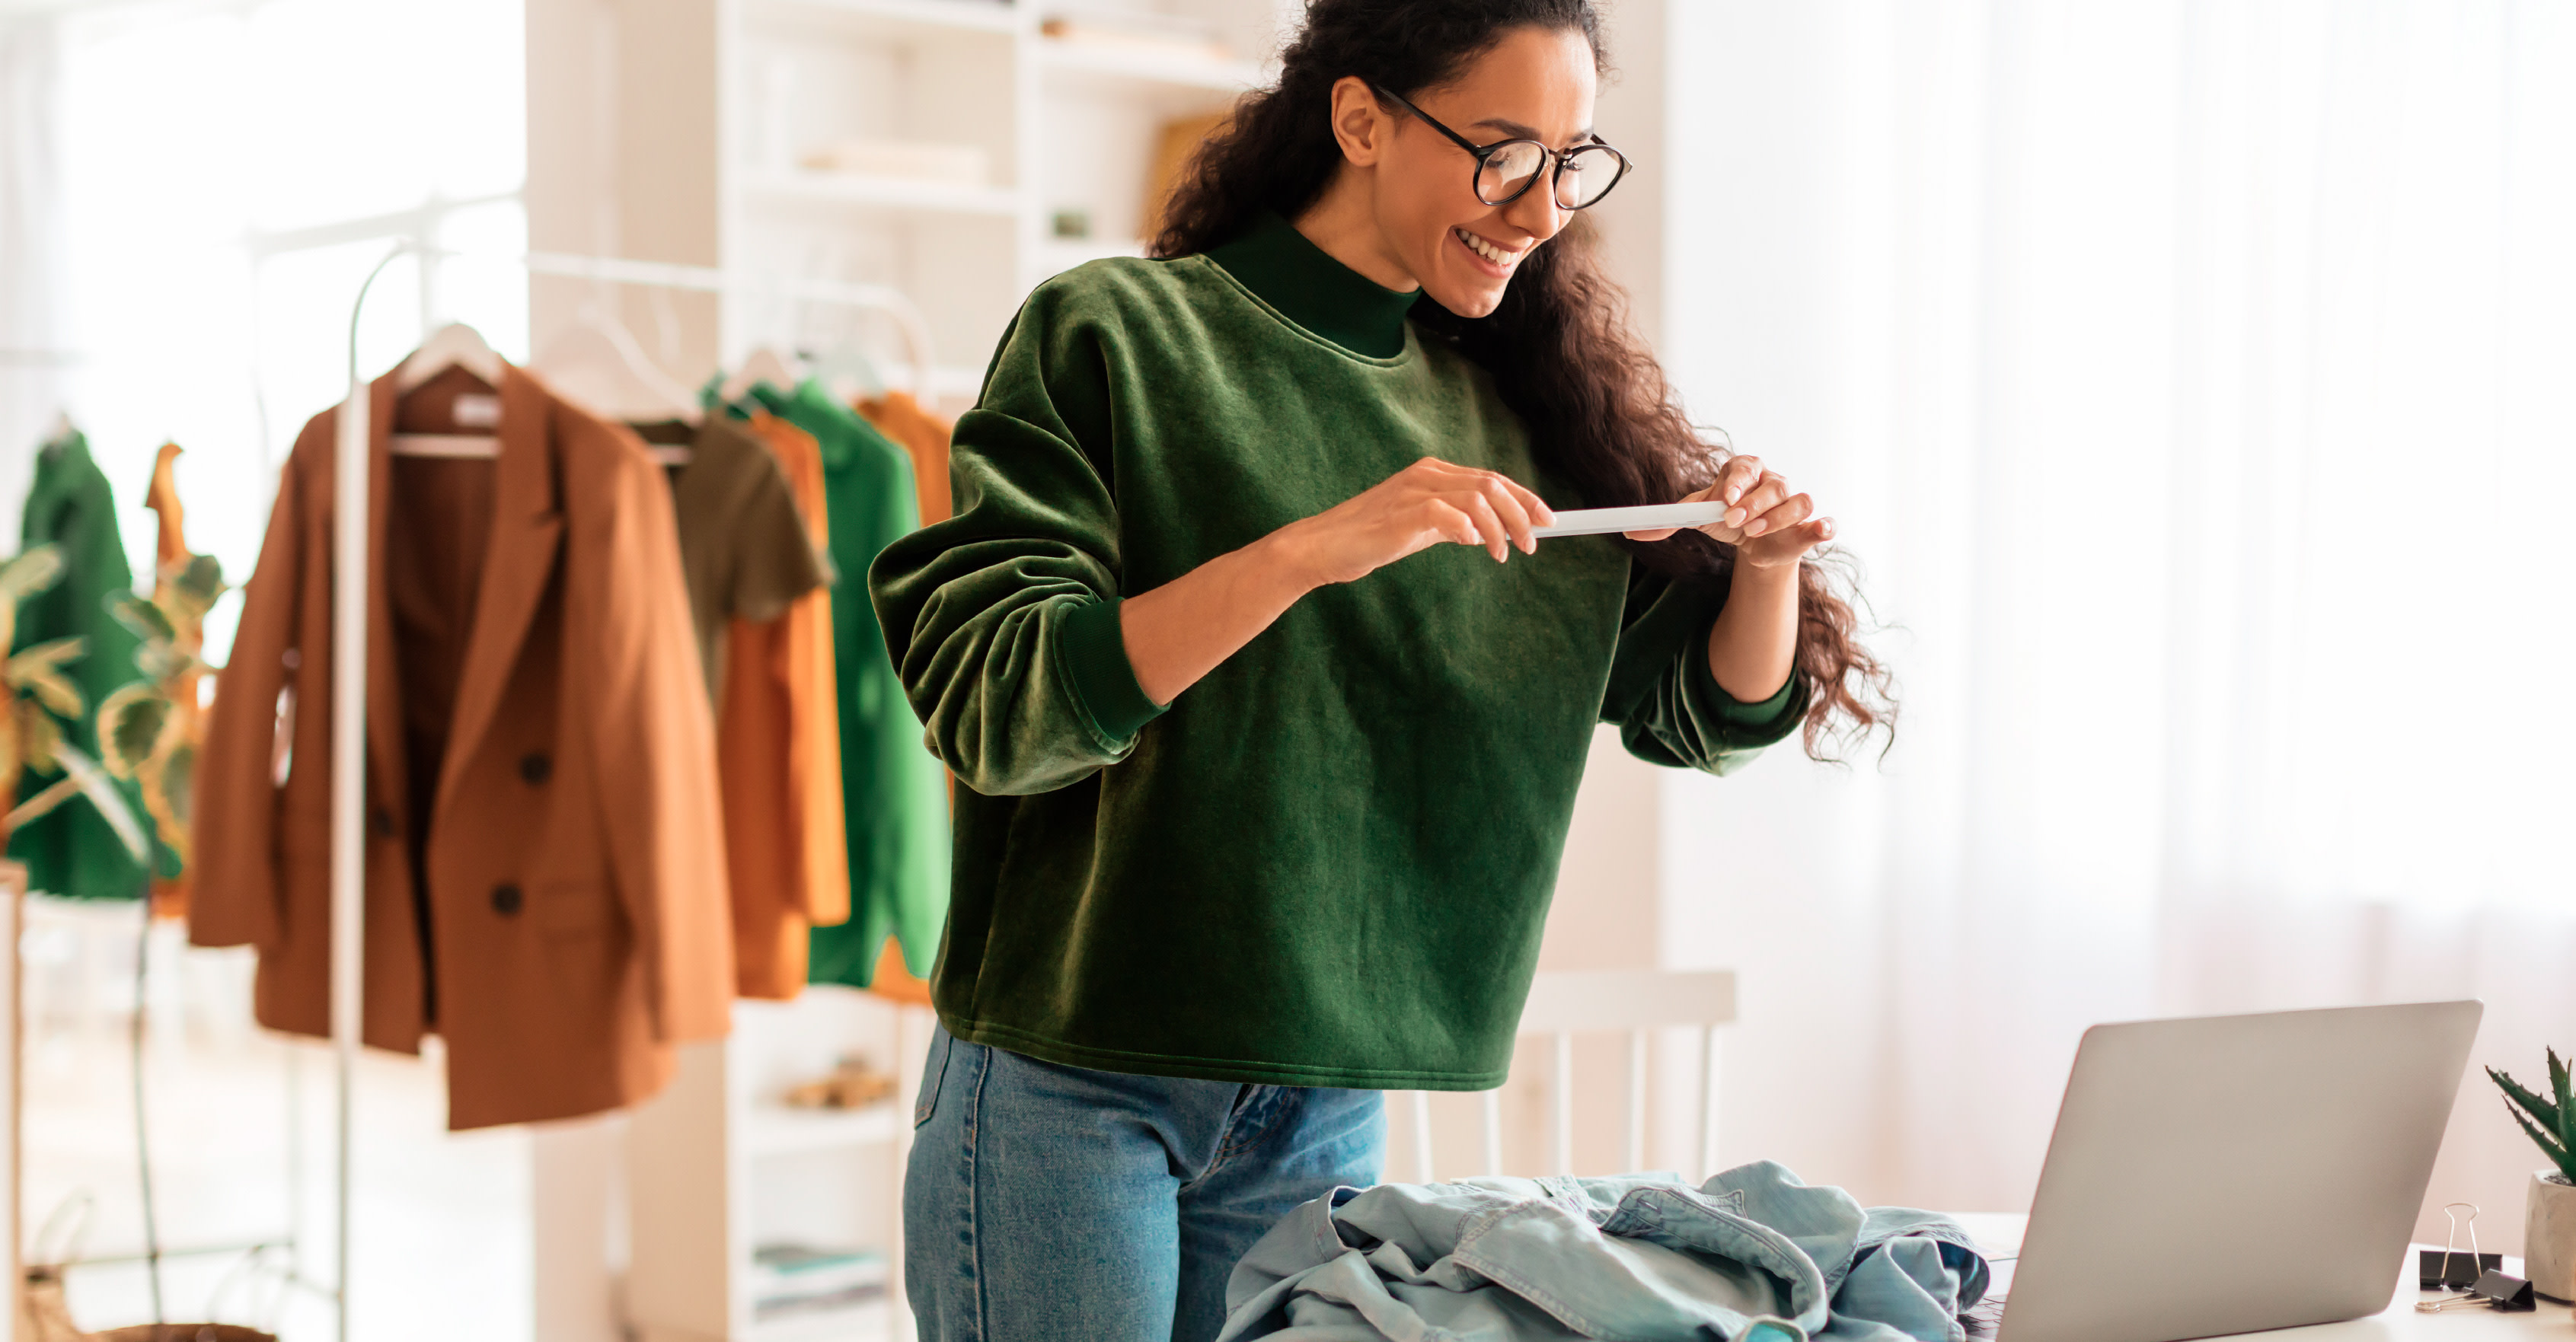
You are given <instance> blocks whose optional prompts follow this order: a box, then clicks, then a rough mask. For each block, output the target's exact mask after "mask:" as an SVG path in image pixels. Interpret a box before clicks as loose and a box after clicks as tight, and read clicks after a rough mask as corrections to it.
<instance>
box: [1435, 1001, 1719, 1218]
mask: <svg viewBox="0 0 2576 1342" xmlns="http://www.w3.org/2000/svg"><path fill="white" fill-rule="evenodd" d="M1734 1019H1735V974H1734V972H1733V971H1731V970H1723V969H1720V970H1701V971H1689V972H1677V971H1665V970H1651V969H1614V970H1583V971H1574V972H1565V973H1553V974H1540V975H1539V976H1538V978H1537V980H1536V981H1535V982H1533V983H1532V984H1531V985H1530V995H1529V1005H1528V1006H1527V1007H1525V1008H1523V1009H1522V1011H1521V1026H1520V1033H1521V1035H1522V1036H1523V1037H1527V1036H1531V1035H1548V1036H1551V1037H1552V1038H1553V1039H1554V1040H1555V1043H1556V1066H1555V1069H1554V1070H1553V1071H1552V1072H1551V1073H1550V1074H1549V1076H1548V1114H1549V1124H1548V1127H1549V1138H1550V1141H1551V1149H1552V1151H1553V1153H1554V1155H1555V1162H1554V1163H1555V1166H1556V1172H1557V1173H1559V1174H1572V1173H1574V1036H1575V1034H1576V1033H1577V1032H1579V1031H1610V1030H1624V1031H1626V1032H1627V1034H1628V1076H1627V1081H1628V1106H1627V1145H1626V1147H1625V1152H1626V1154H1625V1158H1624V1163H1623V1166H1622V1168H1623V1169H1625V1170H1636V1169H1640V1168H1642V1167H1643V1165H1644V1164H1645V1159H1646V1072H1647V1069H1648V1066H1649V1056H1648V1047H1647V1045H1648V1041H1649V1040H1650V1039H1651V1037H1652V1034H1653V1032H1654V1031H1656V1030H1659V1029H1664V1028H1668V1027H1672V1026H1692V1027H1695V1028H1697V1030H1698V1031H1699V1042H1700V1056H1701V1058H1702V1060H1703V1064H1704V1067H1703V1070H1702V1072H1701V1083H1702V1084H1701V1086H1700V1094H1699V1163H1700V1169H1699V1177H1700V1178H1703V1179H1704V1178H1707V1177H1708V1176H1709V1175H1711V1174H1714V1173H1716V1172H1717V1085H1718V1081H1717V1063H1718V1033H1717V1027H1718V1026H1720V1025H1725V1024H1728V1023H1730V1022H1732V1021H1733V1020H1734ZM1479 1098H1480V1099H1481V1100H1482V1101H1483V1103H1484V1120H1485V1164H1484V1170H1485V1172H1486V1173H1489V1174H1500V1173H1503V1172H1504V1170H1503V1107H1502V1100H1501V1095H1500V1092H1499V1091H1491V1090H1489V1091H1486V1092H1484V1094H1483V1095H1482V1096H1480V1097H1479ZM1412 1117H1413V1177H1414V1180H1415V1181H1416V1182H1418V1183H1431V1182H1433V1181H1434V1178H1435V1176H1434V1175H1433V1173H1432V1171H1433V1169H1434V1168H1435V1165H1434V1162H1433V1159H1432V1151H1431V1145H1432V1143H1431V1097H1430V1095H1429V1094H1428V1093H1426V1092H1423V1091H1414V1092H1412Z"/></svg>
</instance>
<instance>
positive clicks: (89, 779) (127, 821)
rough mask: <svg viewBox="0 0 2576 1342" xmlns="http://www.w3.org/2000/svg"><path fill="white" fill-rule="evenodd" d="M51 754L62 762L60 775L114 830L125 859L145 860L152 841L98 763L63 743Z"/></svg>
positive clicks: (114, 782) (149, 853)
mask: <svg viewBox="0 0 2576 1342" xmlns="http://www.w3.org/2000/svg"><path fill="white" fill-rule="evenodd" d="M55 754H56V756H57V757H58V758H59V759H60V760H61V761H62V766H63V772H64V773H66V774H69V775H70V776H71V781H72V782H74V783H77V784H79V785H80V790H81V795H82V796H84V797H87V798H89V804H90V805H92V806H95V807H97V808H98V813H99V815H100V816H101V817H102V818H104V819H105V820H106V821H107V827H108V828H109V829H112V830H114V831H116V838H117V841H118V842H120V843H122V844H124V845H125V854H126V856H128V857H130V858H132V859H134V860H135V861H136V862H144V861H148V860H149V859H150V857H151V855H152V838H151V836H150V835H148V834H146V833H145V832H144V829H143V825H142V824H141V822H139V821H137V820H136V819H135V818H134V809H133V808H132V807H130V806H127V805H126V804H125V794H124V793H122V792H119V791H117V788H116V780H114V779H112V778H109V777H108V776H107V771H106V770H104V769H101V768H99V767H98V761H96V760H93V759H91V758H90V757H89V756H87V755H84V754H82V753H81V752H80V751H79V750H77V749H75V748H74V747H73V746H72V745H71V744H70V743H69V742H65V743H64V744H63V745H62V746H61V747H60V748H59V749H58V750H57V751H56V752H55Z"/></svg>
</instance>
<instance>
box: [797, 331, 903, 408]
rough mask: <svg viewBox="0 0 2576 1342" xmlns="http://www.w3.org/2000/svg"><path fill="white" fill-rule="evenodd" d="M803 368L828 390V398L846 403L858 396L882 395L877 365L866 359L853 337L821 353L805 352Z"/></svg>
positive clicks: (882, 382)
mask: <svg viewBox="0 0 2576 1342" xmlns="http://www.w3.org/2000/svg"><path fill="white" fill-rule="evenodd" d="M805 364H806V367H807V368H809V369H811V370H812V373H811V376H812V377H813V378H814V380H815V381H817V382H820V383H822V384H823V388H824V390H826V391H829V392H830V393H832V399H833V400H836V401H842V402H848V401H853V400H857V399H858V398H859V397H862V396H883V395H885V389H886V382H885V379H884V378H883V377H881V376H879V375H878V374H877V366H876V365H875V364H873V363H870V362H869V361H868V356H867V352H866V351H865V350H862V349H860V348H859V344H858V342H857V341H855V340H843V341H841V342H840V343H838V344H835V345H833V346H831V347H830V348H828V349H826V350H824V351H823V352H822V353H821V354H809V355H807V356H806V360H805Z"/></svg>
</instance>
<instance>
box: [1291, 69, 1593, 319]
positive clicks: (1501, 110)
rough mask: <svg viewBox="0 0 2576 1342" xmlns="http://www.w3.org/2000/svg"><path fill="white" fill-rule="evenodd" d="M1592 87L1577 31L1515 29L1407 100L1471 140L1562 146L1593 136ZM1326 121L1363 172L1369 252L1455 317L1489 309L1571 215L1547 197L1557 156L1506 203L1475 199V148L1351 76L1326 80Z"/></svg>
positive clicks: (1477, 314) (1478, 314) (1590, 71)
mask: <svg viewBox="0 0 2576 1342" xmlns="http://www.w3.org/2000/svg"><path fill="white" fill-rule="evenodd" d="M1598 87H1599V80H1598V78H1597V77H1596V75H1595V74H1594V71H1593V55H1592V46H1591V44H1590V43H1589V42H1587V41H1585V40H1584V37H1583V34H1581V33H1579V32H1574V31H1570V30H1553V29H1542V28H1515V29H1513V30H1511V31H1510V32H1508V33H1506V34H1504V35H1503V37H1502V39H1501V40H1500V41H1498V42H1496V43H1495V44H1494V46H1493V47H1492V48H1491V49H1490V50H1488V51H1486V52H1485V53H1484V54H1483V55H1481V56H1479V57H1477V58H1476V59H1475V60H1474V61H1472V62H1470V63H1469V64H1468V65H1467V67H1466V68H1465V69H1464V70H1462V71H1460V72H1459V75H1458V77H1457V78H1455V79H1453V80H1451V81H1449V82H1448V83H1446V84H1442V85H1439V86H1436V87H1433V88H1427V89H1423V90H1421V91H1419V92H1414V93H1408V94H1407V95H1406V96H1407V97H1408V98H1409V99H1410V100H1411V101H1412V103H1413V105H1414V106H1416V107H1419V108H1420V109H1422V111H1423V113H1424V114H1425V115H1428V116H1430V117H1432V118H1434V119H1436V120H1438V121H1439V122H1440V124H1441V125H1444V126H1447V127H1449V128H1450V129H1451V130H1454V131H1456V132H1457V133H1458V134H1459V135H1461V136H1463V137H1465V138H1466V140H1467V141H1468V142H1469V143H1471V144H1477V145H1488V144H1492V143H1493V142H1495V141H1497V140H1508V139H1528V140H1536V141H1539V142H1540V143H1542V144H1544V145H1546V146H1548V147H1549V148H1550V149H1553V150H1557V151H1559V152H1562V151H1564V150H1567V149H1571V148H1574V147H1575V146H1577V145H1581V144H1587V143H1590V142H1591V140H1592V138H1593V136H1592V100H1593V96H1594V94H1595V92H1596V91H1597V90H1598ZM1398 92H1404V91H1403V90H1398ZM1333 129H1334V133H1335V134H1336V136H1337V137H1339V138H1340V140H1341V141H1342V149H1343V154H1344V156H1345V157H1346V158H1348V159H1349V160H1350V162H1351V165H1352V166H1355V167H1361V168H1367V169H1370V170H1371V171H1370V173H1369V176H1370V177H1371V178H1372V181H1371V183H1370V185H1371V190H1370V191H1369V193H1368V195H1369V197H1370V214H1371V217H1372V219H1373V221H1374V223H1375V225H1376V229H1375V231H1376V232H1377V233H1378V235H1379V236H1378V238H1377V240H1376V241H1377V244H1378V245H1377V247H1376V248H1374V249H1373V250H1376V251H1378V252H1379V253H1380V255H1382V256H1384V257H1386V258H1387V259H1388V260H1390V261H1392V262H1394V263H1395V264H1396V265H1397V266H1398V267H1400V268H1401V269H1402V270H1403V271H1405V272H1406V273H1407V274H1409V275H1410V276H1411V277H1412V278H1413V280H1414V281H1415V282H1417V283H1419V284H1420V285H1421V286H1422V287H1423V288H1424V289H1425V290H1427V291H1428V292H1429V293H1430V295H1431V297H1432V298H1433V299H1435V300H1437V301H1438V302H1439V304H1440V305H1441V306H1442V307H1445V308H1447V309H1449V310H1450V311H1451V312H1455V313H1457V314H1458V315H1460V316H1462V317H1482V316H1485V315H1486V314H1488V313H1490V312H1492V311H1493V310H1494V308H1495V306H1496V305H1497V304H1499V303H1501V302H1502V301H1503V290H1504V288H1505V287H1507V286H1508V285H1509V284H1510V283H1511V278H1512V273H1513V272H1514V271H1515V270H1517V269H1518V268H1519V267H1520V264H1521V262H1522V261H1524V260H1527V259H1528V257H1529V254H1530V250H1531V249H1532V248H1534V247H1537V246H1539V245H1540V244H1541V243H1544V242H1546V241H1547V240H1548V239H1550V238H1552V237H1555V236H1556V234H1557V232H1558V230H1560V229H1562V228H1564V227H1565V223H1566V220H1567V219H1568V218H1570V217H1571V212H1570V211H1567V210H1564V209H1561V208H1559V207H1558V205H1557V203H1556V197H1555V192H1554V191H1553V189H1552V180H1553V177H1554V173H1555V165H1554V164H1549V165H1547V166H1546V167H1543V168H1542V169H1541V170H1540V178H1539V180H1538V182H1537V183H1535V184H1534V185H1532V186H1531V188H1530V189H1529V190H1527V191H1525V192H1523V193H1521V196H1520V198H1519V199H1517V200H1514V201H1512V202H1510V203H1509V204H1504V205H1487V204H1485V203H1484V202H1483V201H1481V200H1479V199H1477V198H1476V186H1475V175H1476V159H1475V156H1474V155H1472V154H1470V153H1468V152H1467V151H1466V150H1464V149H1461V148H1459V147H1458V145H1457V144H1456V142H1454V141H1452V140H1451V139H1450V138H1449V137H1448V136H1445V135H1443V134H1441V133H1440V132H1439V130H1437V129H1436V128H1434V127H1431V126H1427V125H1424V124H1423V123H1422V121H1421V119H1420V118H1418V117H1415V116H1413V115H1411V114H1409V113H1407V112H1405V111H1404V110H1403V109H1402V108H1401V107H1397V108H1394V109H1393V110H1392V111H1389V110H1387V109H1385V108H1382V107H1380V105H1379V103H1378V100H1377V98H1376V97H1375V95H1374V94H1373V93H1371V92H1370V91H1369V89H1368V87H1367V85H1366V84H1364V83H1363V82H1362V81H1360V80H1357V79H1344V80H1342V81H1341V82H1340V83H1339V84H1338V85H1336V86H1335V87H1334V89H1333ZM1380 282H1382V283H1383V282H1384V281H1383V279H1381V281H1380Z"/></svg>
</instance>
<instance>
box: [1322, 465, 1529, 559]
mask: <svg viewBox="0 0 2576 1342" xmlns="http://www.w3.org/2000/svg"><path fill="white" fill-rule="evenodd" d="M1555 520H1556V514H1555V513H1553V512H1551V511H1549V509H1548V506H1547V503H1546V501H1545V500H1542V499H1541V498H1539V496H1538V495H1536V494H1534V493H1531V492H1530V491H1529V489H1528V488H1527V487H1525V486H1523V485H1522V484H1520V483H1519V482H1518V481H1515V480H1513V479H1512V478H1511V477H1510V476H1507V475H1503V474H1500V473H1498V472H1495V471H1482V470H1477V469H1475V468H1474V467H1470V466H1453V465H1451V464H1450V463H1448V462H1445V461H1442V460H1439V459H1438V458H1436V457H1424V458H1423V459H1422V460H1420V461H1417V462H1415V463H1413V464H1412V465H1410V466H1407V467H1405V468H1404V469H1403V470H1400V471H1397V472H1396V473H1395V474H1393V475H1390V476H1388V477H1387V478H1386V479H1384V480H1381V481H1379V482H1378V483H1377V484H1376V485H1374V486H1372V487H1370V488H1369V489H1368V490H1366V491H1365V492H1363V493H1360V494H1357V495H1354V496H1353V497H1351V498H1349V499H1346V500H1344V501H1343V502H1341V503H1338V504H1335V505H1334V506H1332V507H1330V508H1327V509H1325V510H1324V511H1322V512H1320V513H1317V514H1315V515H1314V516H1312V517H1309V518H1306V519H1304V520H1303V521H1298V522H1291V523H1289V524H1288V525H1287V526H1285V527H1282V528H1280V529H1279V531H1278V532H1277V533H1276V535H1275V537H1274V539H1275V540H1276V541H1278V542H1279V544H1280V545H1281V547H1282V549H1283V550H1284V551H1285V553H1286V555H1287V556H1288V561H1289V563H1290V564H1292V565H1293V566H1294V567H1295V568H1296V569H1297V570H1298V572H1299V574H1300V577H1301V578H1302V579H1303V580H1304V581H1305V582H1306V583H1307V584H1309V585H1311V586H1315V587H1322V586H1324V585H1326V584H1328V583H1340V582H1351V581H1353V580H1355V579H1358V578H1363V577H1366V576H1367V575H1369V574H1370V573H1373V572H1376V571H1377V570H1378V569H1380V568H1383V567H1385V566H1386V565H1388V564H1392V563H1394V562H1395V561H1397V560H1399V559H1402V558H1404V557H1405V556H1406V555H1409V554H1413V553H1415V552H1416V551H1420V550H1425V549H1428V548H1430V547H1431V546H1433V545H1437V544H1439V543H1440V542H1442V541H1448V542H1451V543H1453V544H1458V545H1481V546H1484V547H1485V549H1486V551H1487V552H1488V553H1490V554H1492V555H1493V556H1494V562H1495V563H1497V564H1499V563H1502V562H1503V561H1504V560H1505V559H1506V558H1508V557H1510V554H1511V551H1512V549H1513V548H1514V547H1518V548H1519V549H1520V552H1521V553H1523V554H1528V553H1530V552H1531V551H1533V550H1535V549H1536V548H1537V547H1538V538H1537V537H1536V536H1534V535H1532V534H1531V531H1530V529H1531V528H1532V527H1541V526H1546V525H1548V524H1549V523H1551V522H1554V521H1555Z"/></svg>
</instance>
